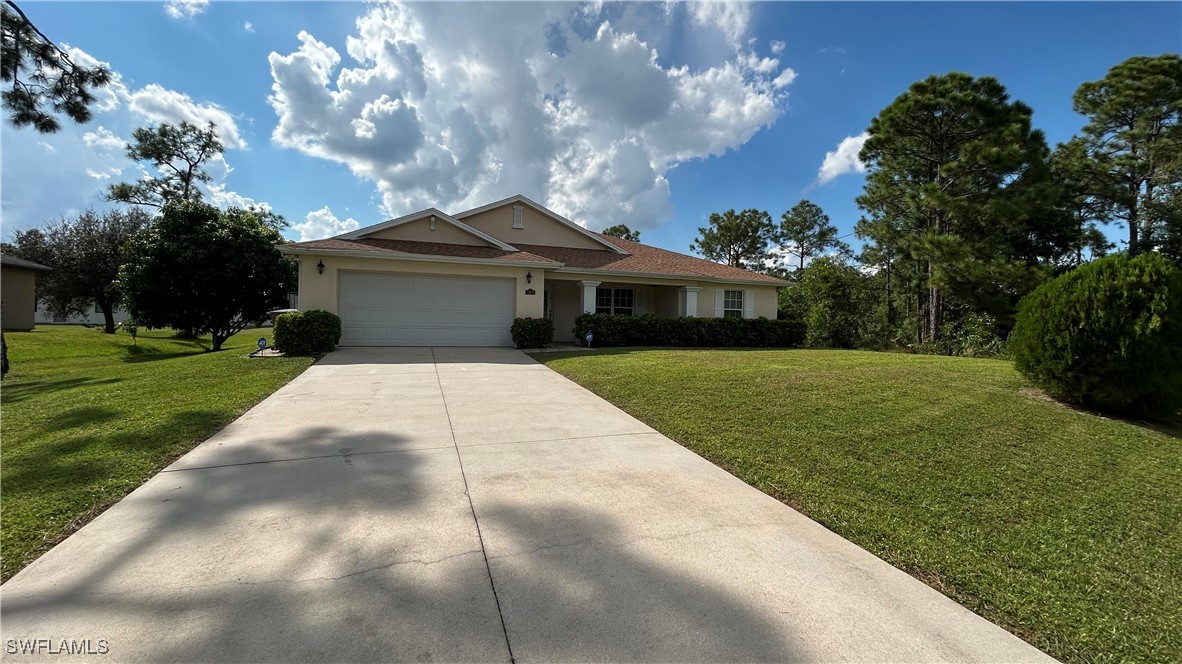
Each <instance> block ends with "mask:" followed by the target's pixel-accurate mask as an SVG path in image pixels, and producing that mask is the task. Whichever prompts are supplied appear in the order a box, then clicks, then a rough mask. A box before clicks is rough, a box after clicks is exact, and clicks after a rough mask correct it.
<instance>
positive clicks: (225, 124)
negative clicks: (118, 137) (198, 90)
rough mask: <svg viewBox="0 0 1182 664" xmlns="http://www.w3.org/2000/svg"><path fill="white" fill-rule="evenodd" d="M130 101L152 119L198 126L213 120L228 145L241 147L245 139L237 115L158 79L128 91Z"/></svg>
mask: <svg viewBox="0 0 1182 664" xmlns="http://www.w3.org/2000/svg"><path fill="white" fill-rule="evenodd" d="M127 104H128V107H129V108H130V109H131V111H132V112H134V113H135V114H137V115H139V116H140V117H141V118H143V119H145V120H148V121H150V122H153V123H160V122H167V123H169V124H179V123H181V122H188V123H190V124H194V125H197V126H198V127H202V126H205V125H206V124H209V123H210V122H212V123H214V124H215V125H217V133H218V137H219V138H220V139H221V140H222V144H223V145H225V146H226V147H227V148H238V149H242V148H245V147H246V141H244V140H243V139H242V137H241V136H240V135H239V133H238V123H236V122H235V121H234V117H233V116H232V115H230V114H229V113H227V112H226V111H225V110H224V109H222V107H220V106H218V105H217V104H209V103H206V104H202V103H198V102H195V101H193V99H192V98H191V97H189V95H187V94H184V93H182V92H177V91H176V90H169V89H167V88H165V87H163V86H160V85H157V84H156V83H149V84H148V85H145V86H144V87H142V88H140V89H138V90H135V91H133V92H129V93H128V96H127Z"/></svg>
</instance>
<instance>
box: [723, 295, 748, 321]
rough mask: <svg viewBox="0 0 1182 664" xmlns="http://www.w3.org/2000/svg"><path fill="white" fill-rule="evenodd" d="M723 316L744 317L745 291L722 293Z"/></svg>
mask: <svg viewBox="0 0 1182 664" xmlns="http://www.w3.org/2000/svg"><path fill="white" fill-rule="evenodd" d="M722 315H723V316H724V317H726V318H742V317H743V291H741V290H728V291H723V293H722Z"/></svg>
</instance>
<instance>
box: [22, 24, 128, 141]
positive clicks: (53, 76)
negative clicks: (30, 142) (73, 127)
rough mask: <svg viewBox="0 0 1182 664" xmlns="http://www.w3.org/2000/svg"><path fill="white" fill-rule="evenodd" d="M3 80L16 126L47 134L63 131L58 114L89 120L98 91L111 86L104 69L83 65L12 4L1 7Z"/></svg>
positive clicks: (107, 72)
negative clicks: (96, 90) (8, 84)
mask: <svg viewBox="0 0 1182 664" xmlns="http://www.w3.org/2000/svg"><path fill="white" fill-rule="evenodd" d="M0 80H3V82H4V83H11V84H12V87H11V88H10V89H8V90H5V91H4V92H3V94H2V95H0V97H2V99H3V104H4V108H6V109H8V110H9V111H10V112H11V114H10V115H9V118H8V121H9V122H10V123H12V125H13V126H14V127H27V126H32V127H33V128H34V129H36V130H37V131H39V132H41V133H43V134H51V133H53V132H56V131H58V130H60V129H61V128H62V124H61V122H60V121H59V120H58V119H57V117H55V116H57V115H62V114H65V115H66V116H67V117H69V118H70V119H71V120H73V121H74V122H78V123H85V122H89V121H90V118H91V116H92V113H91V110H90V107H91V105H93V104H94V101H95V97H94V91H93V89H94V88H101V87H103V86H105V85H107V84H108V83H110V82H111V72H110V71H109V70H107V69H106V68H105V67H101V66H96V67H84V66H82V65H79V64H77V63H75V62H74V61H73V59H72V58H70V55H69V54H68V53H66V52H65V51H63V50H62V49H60V48H58V47H57V45H56V44H54V43H53V40H51V39H50V38H49V37H46V36H45V33H43V32H41V31H40V30H38V29H37V26H35V25H33V22H32V21H30V20H29V17H28V16H26V15H25V12H24V11H22V10H21V8H20V7H19V6H18V5H17V4H16V3H15V2H13V1H12V0H4V3H3V5H0Z"/></svg>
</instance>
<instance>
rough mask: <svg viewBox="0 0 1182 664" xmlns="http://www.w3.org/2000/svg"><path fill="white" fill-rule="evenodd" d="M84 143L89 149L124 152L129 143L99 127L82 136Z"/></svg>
mask: <svg viewBox="0 0 1182 664" xmlns="http://www.w3.org/2000/svg"><path fill="white" fill-rule="evenodd" d="M82 142H83V143H85V144H86V147H88V148H98V149H100V150H122V149H123V148H124V147H125V146H126V145H127V141H124V140H123V139H122V138H119V137H118V136H116V135H115V134H114V133H112V132H111V130H110V129H107V128H106V127H104V126H102V125H99V126H98V128H97V129H95V130H94V131H88V132H86V133H85V134H82Z"/></svg>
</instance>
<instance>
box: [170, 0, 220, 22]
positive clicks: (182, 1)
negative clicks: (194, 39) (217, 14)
mask: <svg viewBox="0 0 1182 664" xmlns="http://www.w3.org/2000/svg"><path fill="white" fill-rule="evenodd" d="M208 8H209V0H168V2H166V3H164V12H165V13H166V14H168V15H169V16H171V17H172V18H176V19H181V18H193V17H194V16H196V15H198V14H201V13H203V12H204V11H205V10H206V9H208Z"/></svg>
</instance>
